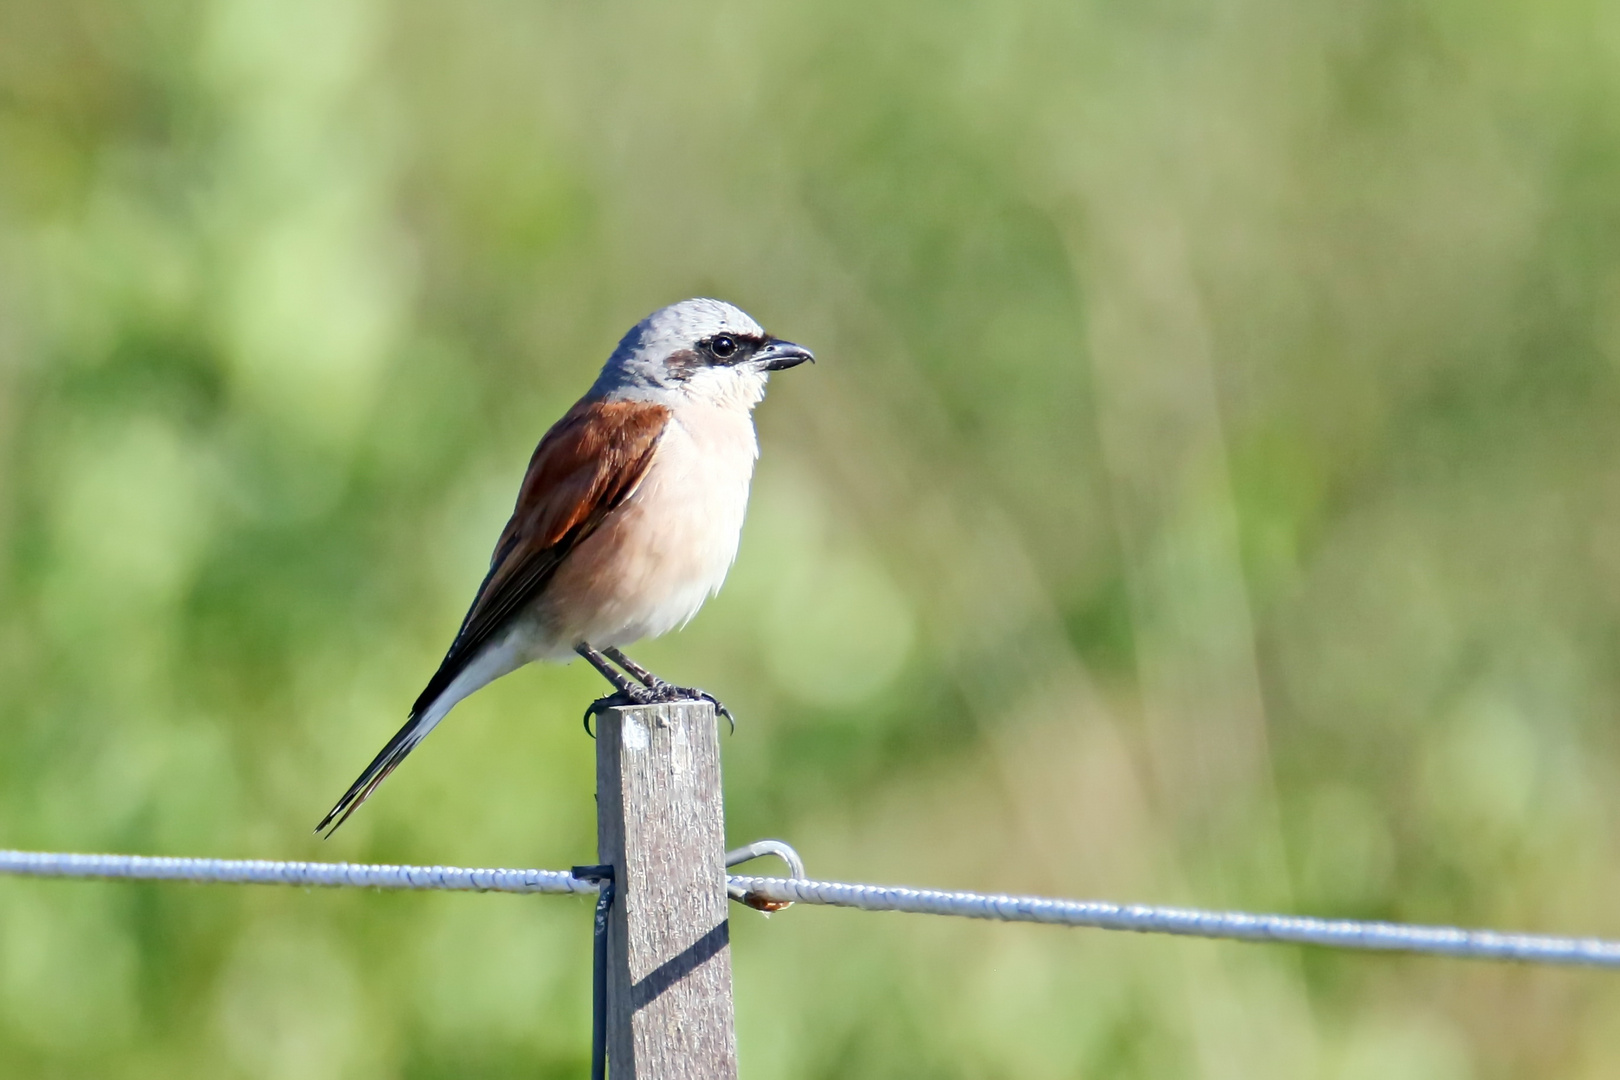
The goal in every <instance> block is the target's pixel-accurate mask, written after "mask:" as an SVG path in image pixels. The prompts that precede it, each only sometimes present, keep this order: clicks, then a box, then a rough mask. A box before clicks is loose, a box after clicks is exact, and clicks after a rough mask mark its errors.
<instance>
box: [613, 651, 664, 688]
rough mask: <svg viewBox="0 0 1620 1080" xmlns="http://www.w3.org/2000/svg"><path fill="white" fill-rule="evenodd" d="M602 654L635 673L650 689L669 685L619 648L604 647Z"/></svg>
mask: <svg viewBox="0 0 1620 1080" xmlns="http://www.w3.org/2000/svg"><path fill="white" fill-rule="evenodd" d="M602 654H603V655H604V656H606V657H607V658H608V659H609V660H612V661H613V662H614V663H615V664H618V665H619V666H620V667H622V668H624V670H626V671H628V672H629V673H630V674H632V675H634V676H635V677H636V678H638V679H640V680H641V682H642V684H643V685H645V686H647V687H648V688H649V689H652V690H656V689H658V688H659V687H660V686H668V685H669V683H667V682H665V681H664V680H663V679H660V678H659V677H658V676H656V675H654V674H653V673H652V672H650V671H648V670H647V669H646V668H644V667H642V666H641V665H640V664H638V663H636V662H635V661H634V660H632V659H630V658H629V657H628V656H626V655H624V653H622V652H620V651H619V650H618V649H614V648H607V649H603V650H602Z"/></svg>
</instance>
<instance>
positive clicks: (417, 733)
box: [315, 712, 438, 836]
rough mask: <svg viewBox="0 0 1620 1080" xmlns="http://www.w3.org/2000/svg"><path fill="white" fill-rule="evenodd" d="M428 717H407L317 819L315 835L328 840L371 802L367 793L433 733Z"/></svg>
mask: <svg viewBox="0 0 1620 1080" xmlns="http://www.w3.org/2000/svg"><path fill="white" fill-rule="evenodd" d="M431 715H432V713H431V712H429V713H427V714H426V715H424V714H421V713H415V712H413V713H412V714H411V718H410V719H409V720H408V721H406V722H405V726H404V727H402V728H400V729H399V731H398V732H396V733H395V735H394V737H393V738H392V739H389V740H388V745H387V746H385V747H383V748H382V752H381V753H379V754H378V755H377V756H376V757H374V758H372V759H371V764H370V765H367V766H366V771H365V772H363V773H361V774H360V778H359V779H358V780H356V781H355V782H354V783H353V784H352V785H350V787H349V790H348V791H345V792H344V793H343V798H341V799H339V800H338V801H337V805H336V806H334V807H332V809H330V810H328V811H327V812H326V816H325V817H323V818H321V823H320V824H319V825H317V826H315V832H316V833H317V834H320V833H324V834H325V835H327V836H331V835H332V834H333V833H335V832H337V831H338V827H339V826H341V825H342V824H343V823H344V822H345V821H348V820H349V815H350V814H352V813H354V812H355V811H356V810H358V809H360V804H361V803H363V802H365V801H366V800H367V799H369V798H371V793H372V792H373V791H376V790H377V785H378V784H380V783H382V782H383V781H384V780H386V779H388V774H389V773H391V772H393V771H394V769H395V768H397V767H398V766H399V763H400V762H402V761H404V760H405V755H406V754H409V753H410V752H411V751H412V750H415V749H416V744H417V743H419V742H421V741H422V739H423V738H424V737H426V735H427V733H428V732H430V731H432V730H433V727H434V725H435V724H437V723H438V717H434V718H433V719H432V720H429V719H428V716H431Z"/></svg>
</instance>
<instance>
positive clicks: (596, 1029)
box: [572, 865, 613, 1080]
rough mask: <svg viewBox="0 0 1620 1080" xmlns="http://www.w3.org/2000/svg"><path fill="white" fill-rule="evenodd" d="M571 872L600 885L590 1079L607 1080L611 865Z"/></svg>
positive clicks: (593, 965) (595, 927)
mask: <svg viewBox="0 0 1620 1080" xmlns="http://www.w3.org/2000/svg"><path fill="white" fill-rule="evenodd" d="M572 874H573V876H574V877H576V878H579V879H580V880H581V881H594V882H596V883H597V884H598V885H599V886H600V890H599V891H598V892H597V894H596V917H595V919H594V921H593V926H592V931H593V932H592V951H591V1080H607V1000H608V998H607V986H608V913H609V912H611V911H612V910H613V867H611V866H607V865H603V866H576V867H574V868H573V871H572Z"/></svg>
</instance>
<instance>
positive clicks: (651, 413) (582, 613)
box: [315, 298, 815, 836]
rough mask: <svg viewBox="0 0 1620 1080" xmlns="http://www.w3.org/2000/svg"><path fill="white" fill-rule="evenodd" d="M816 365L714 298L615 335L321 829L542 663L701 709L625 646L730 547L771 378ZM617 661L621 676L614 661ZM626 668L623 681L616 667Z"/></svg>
mask: <svg viewBox="0 0 1620 1080" xmlns="http://www.w3.org/2000/svg"><path fill="white" fill-rule="evenodd" d="M814 359H815V356H814V355H813V354H812V353H811V352H810V350H809V349H806V348H805V347H803V346H802V345H796V344H794V343H793V342H791V341H784V340H783V339H781V338H777V337H773V336H771V335H770V334H767V333H766V332H765V330H764V329H763V328H762V327H761V326H760V325H759V323H757V322H755V321H754V320H753V319H752V318H751V317H750V316H748V315H747V314H746V313H744V312H743V311H742V310H740V309H739V308H737V307H734V306H732V305H731V304H728V303H725V302H723V301H720V300H713V299H707V298H698V299H692V300H683V301H681V302H680V303H676V304H671V305H669V306H667V307H664V308H660V309H659V310H657V311H655V312H653V313H652V314H651V315H648V316H647V317H646V318H645V319H642V320H641V321H640V322H638V323H637V324H636V325H635V326H634V327H632V328H631V329H630V331H629V332H628V333H627V334H625V335H624V337H623V338H622V339H621V340H620V341H619V344H618V346H617V347H616V348H615V349H614V350H613V352H612V354H611V355H610V356H609V357H608V359H607V363H606V364H604V365H603V366H602V371H601V374H600V375H598V376H597V379H596V381H595V383H593V384H592V385H591V388H590V389H589V390H588V391H586V393H585V396H584V397H582V398H580V399H579V401H578V402H577V403H576V404H575V405H574V406H573V407H572V408H571V409H569V410H568V412H567V413H565V414H564V415H563V417H562V419H560V420H558V421H557V422H556V423H555V424H554V425H552V427H551V429H550V430H549V431H547V432H546V434H545V435H544V437H542V438H541V440H540V443H539V445H538V446H537V447H536V448H535V451H534V454H533V456H532V457H531V458H530V459H529V467H528V471H527V472H526V473H525V475H524V477H523V483H522V485H521V486H520V487H519V489H518V495H517V502H516V505H515V506H514V507H513V510H512V516H511V518H510V520H508V521H507V523H506V527H505V528H504V529H502V530H501V534H500V538H499V539H498V540H497V541H496V544H495V551H494V554H493V555H492V556H491V558H490V563H489V571H488V573H486V574H485V576H484V580H483V583H482V584H481V585H479V587H478V592H477V594H476V595H475V596H474V597H473V601H472V605H471V606H470V607H469V608H468V610H467V614H466V616H465V617H464V618H463V619H462V621H461V628H460V629H459V630H458V631H457V632H456V635H455V638H454V640H453V641H452V642H451V645H450V649H449V651H448V652H446V653H445V656H444V660H443V661H441V662H440V664H439V667H438V670H437V671H435V672H434V673H433V677H432V678H431V679H429V680H428V684H427V687H426V688H425V689H424V690H423V691H422V693H421V694H420V695H419V696H418V697H417V699H416V702H415V704H414V705H412V706H411V711H410V716H409V718H408V719H407V720H406V722H405V726H404V727H402V728H400V729H399V731H398V732H397V733H396V734H395V735H394V737H393V738H391V739H390V740H388V743H387V745H385V746H384V747H383V748H382V750H381V751H380V752H379V753H378V754H377V756H376V757H375V758H374V759H373V760H372V762H371V764H370V765H368V766H366V768H365V771H363V772H362V773H361V774H360V776H359V778H358V779H357V780H355V782H354V783H353V784H352V785H350V787H349V789H348V790H347V791H346V792H344V794H343V797H342V798H341V799H339V800H338V801H337V803H336V804H335V805H334V806H333V807H332V809H331V810H330V811H329V812H328V813H327V815H326V816H325V817H324V818H322V819H321V822H320V824H319V825H317V826H316V827H315V831H316V832H317V833H318V834H319V833H324V834H325V835H327V836H330V835H331V834H332V832H334V831H336V830H337V829H338V828H339V827H340V826H341V825H342V824H343V823H344V822H345V821H347V820H348V819H349V816H350V815H351V814H353V813H354V812H355V810H357V809H358V808H359V807H360V805H361V804H362V803H364V802H365V801H366V800H367V799H368V798H370V796H371V794H372V793H373V792H374V791H376V789H377V786H378V785H379V784H381V783H382V782H383V781H384V780H385V779H387V778H388V776H389V774H390V773H392V772H393V771H394V769H396V768H397V767H398V766H399V763H400V762H402V761H404V760H405V757H406V756H407V755H408V754H409V753H410V752H411V751H412V750H414V749H415V748H416V746H417V744H419V743H420V742H421V741H422V740H423V739H424V738H426V737H427V735H428V733H429V732H431V731H432V730H433V729H434V727H436V726H437V725H438V723H439V722H440V721H441V720H443V719H444V717H445V716H446V714H448V713H449V712H450V710H451V709H452V708H454V707H455V706H456V704H457V703H458V702H460V701H461V700H462V699H463V698H465V697H467V696H468V695H469V694H471V693H473V692H474V691H476V690H478V689H480V688H481V687H483V686H486V685H488V684H489V683H491V682H493V681H494V680H496V679H498V678H500V677H501V676H503V675H506V674H508V673H510V672H512V671H515V670H517V669H518V668H520V667H522V666H524V665H525V664H528V663H531V662H534V661H552V662H559V663H566V662H569V661H571V660H573V659H575V658H576V657H583V658H584V659H585V660H586V661H588V662H589V663H590V664H591V665H592V666H593V667H595V668H596V670H597V671H599V672H601V674H602V676H603V677H604V678H606V679H607V680H608V682H609V683H610V684H611V685H612V686H613V693H611V694H609V695H608V696H606V697H603V698H600V699H598V700H597V701H595V702H594V703H593V704H592V706H591V708H590V709H588V710H587V711H586V714H585V722H586V725H587V730H588V729H589V724H590V720H591V717H592V715H594V714H595V713H596V712H599V711H600V710H601V709H603V708H606V707H608V706H610V705H619V704H652V703H656V702H670V701H683V700H703V701H708V702H710V703H711V704H713V705H714V706H715V707H716V709H717V710H719V711H720V712H722V713H724V715H726V717H727V718H728V719H730V713H729V711H727V710H725V707H724V706H723V705H722V704H721V703H720V702H719V701H718V700H717V699H716V698H715V697H714V696H713V695H712V694H709V693H707V692H706V691H703V690H698V689H695V688H692V687H684V686H676V685H674V684H673V683H670V682H667V681H665V680H664V679H661V678H659V677H658V676H656V675H654V674H653V673H652V672H650V671H648V670H647V669H646V668H644V667H642V666H641V665H640V664H637V663H636V662H635V661H633V660H631V659H630V658H629V657H628V656H626V655H625V654H624V653H623V651H622V649H623V647H624V646H627V645H630V644H633V643H634V642H636V641H639V640H642V639H644V638H653V637H658V636H659V635H661V634H664V633H667V632H669V631H670V630H674V629H677V628H679V627H681V626H684V625H685V624H686V623H687V622H688V621H689V620H690V619H691V618H692V616H694V615H696V614H697V611H698V609H699V608H700V607H702V606H703V603H704V601H706V600H707V599H708V598H709V597H710V596H713V595H714V594H715V593H716V592H718V591H719V589H720V586H721V584H722V583H723V582H724V580H725V577H726V572H727V570H729V569H730V567H731V564H732V562H733V560H734V559H735V558H736V554H737V544H738V541H739V539H740V537H741V532H742V525H743V516H744V514H745V512H746V510H747V507H748V488H749V484H750V482H751V481H752V479H753V473H754V462H755V460H756V459H757V458H758V456H759V441H758V438H757V436H756V434H755V431H754V421H753V411H754V407H755V406H756V405H758V404H759V403H760V401H762V400H763V399H764V396H765V386H766V382H767V381H768V380H769V378H770V375H771V373H772V372H776V371H784V370H786V369H788V368H792V367H797V366H798V365H800V364H803V363H805V362H806V361H813V360H814ZM615 664H617V665H618V669H616V668H615V667H614V665H615ZM620 669H622V670H620Z"/></svg>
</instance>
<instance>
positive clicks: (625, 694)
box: [585, 679, 737, 739]
mask: <svg viewBox="0 0 1620 1080" xmlns="http://www.w3.org/2000/svg"><path fill="white" fill-rule="evenodd" d="M677 701H707V702H708V703H709V704H710V705H713V706H714V711H715V712H716V713H718V714H719V715H721V716H723V717H725V718H726V723H728V724H730V725H731V731H732V733H733V734H735V733H736V731H737V719H736V717H734V716H732V715H731V710H730V709H728V708H726V706H725V704H724V703H723V702H722V701H721V700H720V699H719V698H717V697H715V696H714V695H713V694H711V693H709V692H708V691H707V690H698V689H695V688H694V687H690V686H676V685H675V684H674V683H667V682H665V681H664V680H662V679H656V681H655V682H654V683H653V684H652V685H651V686H635V685H630V686H626V687H624V688H623V689H621V690H617V691H615V692H614V693H611V694H609V695H608V696H607V697H600V698H597V699H596V700H595V701H593V702H591V704H590V707H589V708H587V709H586V710H585V732H586V734H588V735H590V737H591V738H593V739H594V738H596V733H595V732H593V731H592V730H591V721H592V720H593V719H595V718H596V717H597V716H598V715H600V714H601V713H603V712H605V711H607V710H608V709H617V708H622V707H624V706H626V705H668V704H672V703H674V702H677Z"/></svg>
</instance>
